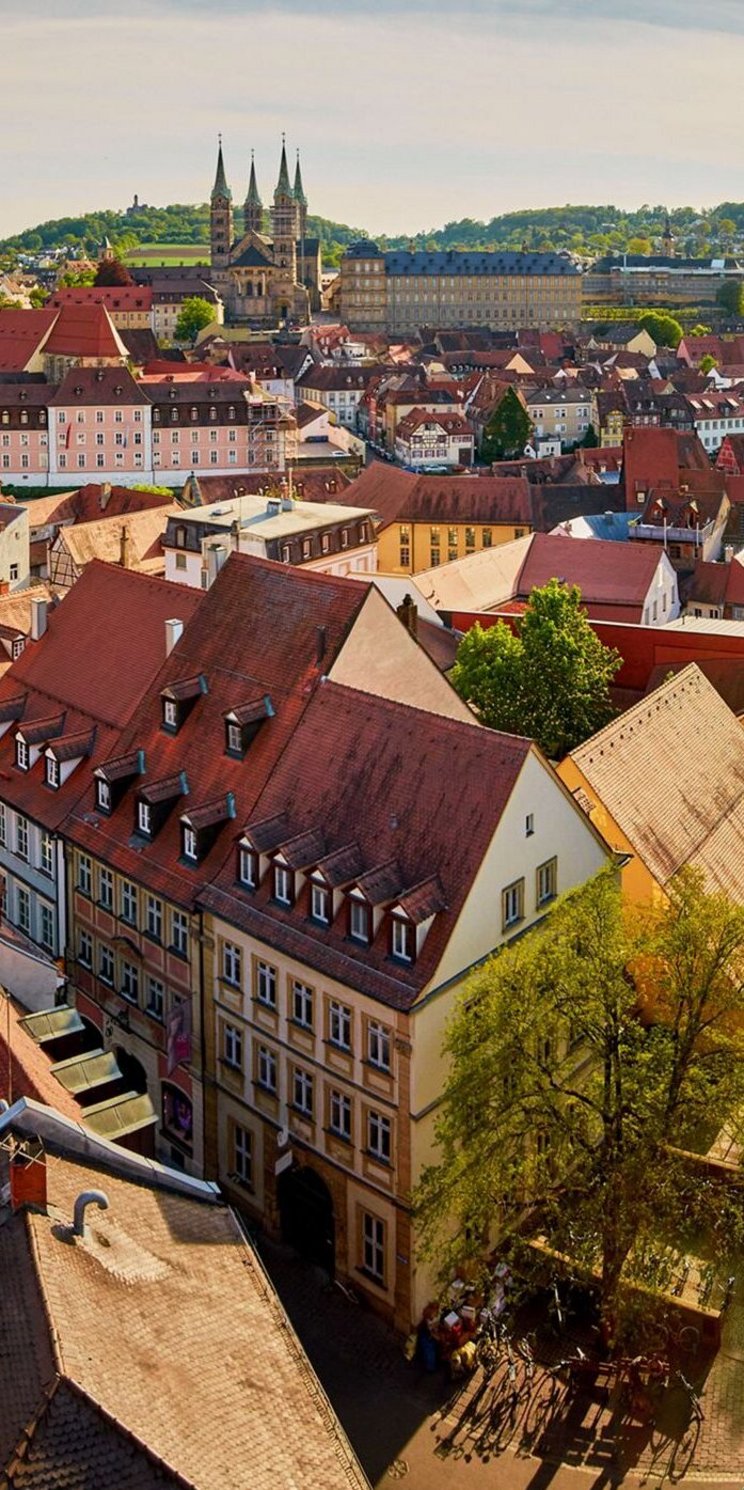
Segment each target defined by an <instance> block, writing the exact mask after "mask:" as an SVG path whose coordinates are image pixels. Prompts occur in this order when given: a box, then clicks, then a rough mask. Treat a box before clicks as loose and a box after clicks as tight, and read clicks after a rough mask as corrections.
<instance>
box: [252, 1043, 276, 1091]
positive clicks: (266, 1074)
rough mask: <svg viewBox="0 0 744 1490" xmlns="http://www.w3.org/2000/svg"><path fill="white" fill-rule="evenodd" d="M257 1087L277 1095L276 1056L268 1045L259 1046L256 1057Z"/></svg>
mask: <svg viewBox="0 0 744 1490" xmlns="http://www.w3.org/2000/svg"><path fill="white" fill-rule="evenodd" d="M256 1085H257V1086H259V1087H260V1088H261V1089H262V1091H264V1092H273V1093H274V1094H275V1093H276V1087H277V1065H276V1054H275V1052H274V1051H273V1050H271V1049H270V1047H269V1046H268V1045H259V1047H258V1054H257V1057H256Z"/></svg>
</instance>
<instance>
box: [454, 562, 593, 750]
mask: <svg viewBox="0 0 744 1490" xmlns="http://www.w3.org/2000/svg"><path fill="white" fill-rule="evenodd" d="M572 541H573V540H571V539H568V538H567V539H566V542H567V543H570V542H572ZM620 662H621V658H620V654H619V652H615V651H611V650H610V648H609V647H605V646H604V644H603V643H602V642H601V641H600V640H599V638H598V637H597V635H596V634H595V632H594V631H592V628H591V626H590V624H589V622H588V620H587V618H586V612H585V611H584V610H583V608H582V605H581V591H580V589H579V588H578V586H577V585H571V586H568V585H564V584H562V583H561V582H560V581H559V580H557V579H551V580H550V581H549V583H548V584H547V585H544V586H543V587H542V589H535V590H533V591H532V594H531V595H530V599H529V604H528V606H527V609H526V611H525V614H524V616H523V618H522V621H521V625H520V628H519V632H518V633H516V632H514V631H512V630H511V629H510V628H509V627H508V626H506V625H505V624H504V622H503V621H499V622H497V624H496V625H495V626H491V627H489V628H488V629H487V630H485V631H484V630H482V629H481V627H480V626H478V625H476V626H474V627H473V628H472V630H470V631H468V633H467V634H466V636H464V637H463V639H462V641H461V642H460V646H459V648H458V651H457V660H456V662H455V666H454V669H453V672H452V681H453V683H454V685H455V688H456V689H457V691H458V693H459V694H461V696H462V697H463V698H464V699H466V700H467V702H468V703H469V704H471V705H472V706H473V707H474V708H475V709H476V710H477V712H478V714H479V715H480V717H481V719H482V720H483V723H484V724H487V725H488V726H489V727H490V728H491V729H500V730H505V731H506V732H507V733H508V734H515V735H530V736H531V737H532V738H533V739H535V740H537V743H538V745H539V746H540V747H541V749H542V750H544V751H545V754H546V755H548V756H551V757H554V758H557V757H560V756H563V755H566V754H567V753H568V751H569V750H573V749H574V748H575V747H576V746H577V745H580V744H582V743H583V741H584V740H587V739H588V738H589V736H590V735H593V734H594V733H595V731H596V730H598V729H601V727H602V726H603V725H604V724H607V723H608V721H609V720H610V719H611V718H612V715H613V712H614V711H613V708H612V703H611V701H610V693H609V689H610V683H611V682H612V679H613V678H614V676H615V673H616V672H617V669H618V667H619V666H620Z"/></svg>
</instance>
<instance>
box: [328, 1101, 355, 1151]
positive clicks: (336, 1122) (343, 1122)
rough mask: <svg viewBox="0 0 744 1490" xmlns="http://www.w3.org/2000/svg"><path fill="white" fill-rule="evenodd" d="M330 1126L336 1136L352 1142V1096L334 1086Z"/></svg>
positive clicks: (330, 1109) (330, 1103) (329, 1112)
mask: <svg viewBox="0 0 744 1490" xmlns="http://www.w3.org/2000/svg"><path fill="white" fill-rule="evenodd" d="M328 1127H329V1129H330V1131H331V1133H333V1135H334V1137H335V1138H343V1139H345V1141H346V1142H347V1143H351V1097H349V1096H347V1094H346V1092H340V1091H338V1089H337V1088H336V1087H334V1088H332V1090H331V1094H330V1099H329V1103H328Z"/></svg>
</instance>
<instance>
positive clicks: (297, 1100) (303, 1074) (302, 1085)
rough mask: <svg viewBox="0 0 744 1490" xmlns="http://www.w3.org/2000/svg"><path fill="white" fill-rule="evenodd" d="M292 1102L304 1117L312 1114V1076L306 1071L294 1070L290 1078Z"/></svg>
mask: <svg viewBox="0 0 744 1490" xmlns="http://www.w3.org/2000/svg"><path fill="white" fill-rule="evenodd" d="M292 1104H293V1106H294V1107H296V1108H297V1111H298V1112H301V1113H302V1114H303V1115H304V1117H308V1118H311V1117H312V1115H313V1078H312V1076H310V1075H309V1073H308V1072H307V1071H295V1072H294V1074H293V1078H292Z"/></svg>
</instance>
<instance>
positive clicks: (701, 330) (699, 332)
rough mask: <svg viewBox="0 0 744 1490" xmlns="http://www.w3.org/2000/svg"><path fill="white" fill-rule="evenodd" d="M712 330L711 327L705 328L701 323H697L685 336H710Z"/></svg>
mask: <svg viewBox="0 0 744 1490" xmlns="http://www.w3.org/2000/svg"><path fill="white" fill-rule="evenodd" d="M712 330H713V327H712V326H706V325H704V323H703V322H702V321H698V323H697V326H693V328H692V330H691V331H688V333H687V334H688V336H710V334H711V332H712Z"/></svg>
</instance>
